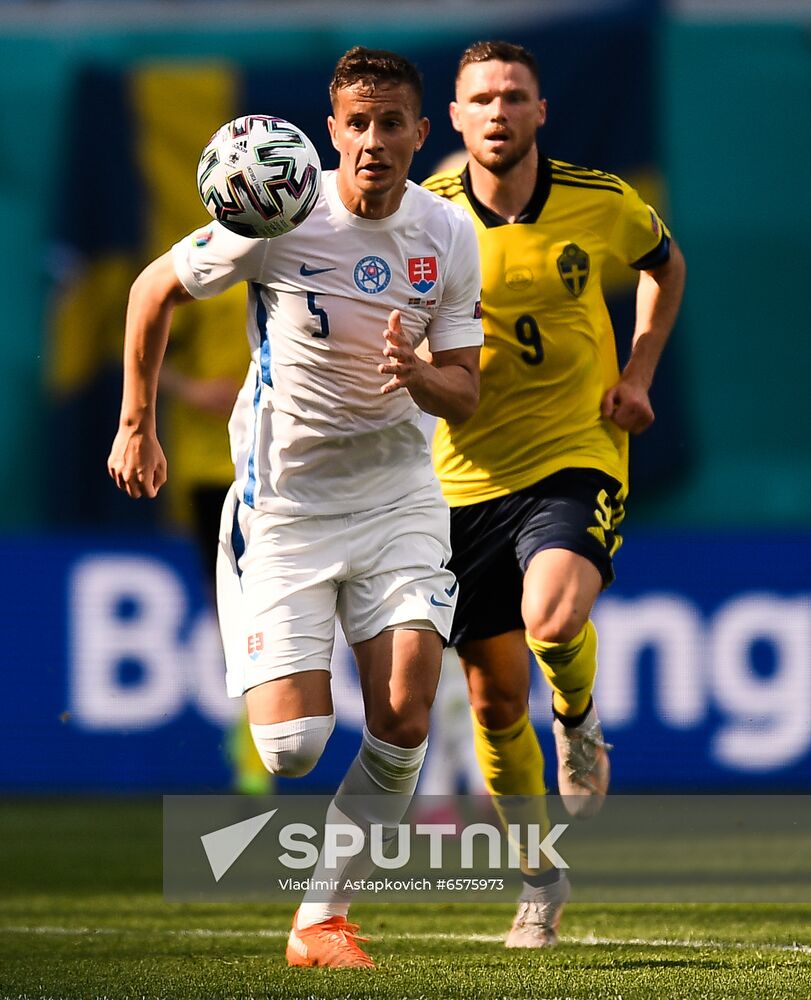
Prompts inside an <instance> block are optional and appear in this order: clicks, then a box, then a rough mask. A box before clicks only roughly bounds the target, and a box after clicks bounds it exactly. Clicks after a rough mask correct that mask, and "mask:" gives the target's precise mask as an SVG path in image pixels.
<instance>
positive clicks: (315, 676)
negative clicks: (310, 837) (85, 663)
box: [109, 47, 482, 967]
mask: <svg viewBox="0 0 811 1000" xmlns="http://www.w3.org/2000/svg"><path fill="white" fill-rule="evenodd" d="M330 96H331V100H332V109H333V114H332V116H330V118H329V119H328V125H329V130H330V135H331V138H332V143H333V145H334V147H335V149H336V150H337V151H338V153H339V157H340V159H339V166H338V168H337V170H335V171H325V172H324V174H323V178H322V188H321V194H320V197H319V201H318V204H317V206H316V208H315V209H314V210H313V212H312V214H311V215H310V217H309V218H308V219H307V220H306V221H305V222H304V223H303V224H302V225H301V226H300V227H299V228H298V229H296V230H294V231H293V232H292V233H288V234H286V235H284V236H279V237H276V238H274V239H272V240H266V239H257V240H252V239H247V238H244V237H241V236H236V235H234V234H233V233H231V232H229V231H228V230H226V229H224V228H223V227H222V226H220V225H219V224H217V223H212V224H211V225H209V226H207V227H205V228H204V229H201V230H199V231H197V232H195V233H192V234H191V235H190V236H188V237H186V238H185V239H183V240H181V241H180V242H179V243H178V244H176V245H175V246H174V247H173V248H172V249H171V251H169V252H168V253H166V254H164V255H163V256H162V257H159V258H158V259H157V260H156V261H154V262H153V263H152V264H150V265H149V266H148V267H147V268H146V269H145V270H144V272H143V273H142V274H141V275H140V276H139V277H138V278H137V279H136V281H135V283H134V285H133V288H132V292H131V295H130V303H129V307H128V311H127V324H126V337H125V349H124V392H123V402H122V411H121V422H120V426H119V430H118V434H117V436H116V439H115V441H114V443H113V448H112V451H111V454H110V459H109V470H110V474H111V476H112V477H113V479H114V480H115V481H116V483H117V485H118V486H119V487H120V488H121V489H122V490H125V491H126V492H127V493H128V494H129V495H130V496H133V497H139V496H147V497H153V496H155V495H156V493H157V491H158V490H159V489H160V487H161V485H162V484H163V483H164V482H165V480H166V474H167V473H166V461H165V458H164V455H163V452H162V450H161V447H160V444H159V442H158V438H157V435H156V418H155V397H156V389H157V382H158V375H159V371H160V366H161V362H162V359H163V354H164V350H165V347H166V342H167V338H168V334H169V327H170V323H171V315H172V311H173V308H174V306H175V305H177V304H180V303H183V302H186V301H190V300H191V299H193V298H194V299H202V298H207V297H210V296H213V295H216V294H218V293H219V292H221V291H223V290H225V289H226V288H229V287H230V286H232V285H233V284H235V283H236V282H239V281H246V282H248V287H249V303H248V337H249V340H250V344H251V350H252V362H251V369H250V372H249V375H248V380H247V381H246V384H245V386H244V387H243V391H242V393H241V394H240V398H239V400H238V401H237V405H236V407H235V410H234V414H233V416H232V419H231V422H230V425H229V429H230V433H231V445H232V452H233V456H234V461H235V465H236V472H237V476H236V482H235V484H234V486H233V487H232V490H231V492H230V494H229V498H228V500H227V501H226V504H225V508H224V510H223V519H222V528H221V538H220V546H221V547H220V559H219V566H218V607H219V614H220V624H221V629H222V634H223V643H224V647H225V651H226V663H227V685H228V691H229V694H231V695H234V696H239V695H242V694H243V693H245V697H246V702H247V708H248V717H249V720H250V724H251V730H252V733H253V737H254V741H255V743H256V746H257V749H258V750H259V753H260V756H261V757H262V759H263V761H264V762H265V764H266V766H267V768H268V770H269V771H271V772H272V773H275V774H281V775H290V776H295V775H303V774H306V773H307V772H308V771H309V770H311V769H312V767H313V766H314V765H315V763H316V762H317V760H318V759H319V757H320V755H321V753H322V751H323V749H324V746H325V745H326V742H327V740H328V738H329V736H330V734H331V732H332V729H333V726H334V721H335V719H334V714H333V704H332V696H331V691H330V675H329V663H330V657H331V652H332V643H333V638H334V629H335V619H336V616H337V617H338V618H339V619H340V622H341V625H342V627H343V629H344V632H345V634H346V636H347V639H348V641H349V643H350V644H351V645H352V648H353V651H354V653H355V658H356V660H357V664H358V671H359V675H360V682H361V688H362V691H363V698H364V707H365V716H366V726H365V727H364V732H363V739H362V743H361V748H360V751H359V753H358V756H357V757H356V759H355V761H354V762H353V763H352V765H351V766H350V768H349V771H348V772H347V775H346V777H345V778H344V780H343V782H342V783H341V786H340V787H339V789H338V791H337V793H336V796H335V799H334V800H333V803H332V805H331V806H330V812H329V813H328V817H327V818H328V821H331V822H350V823H354V824H356V825H357V826H359V827H361V828H362V829H364V828H366V829H368V827H369V825H370V823H372V822H380V823H383V824H384V825H385V826H391V827H393V826H396V825H397V823H398V822H399V821H400V819H401V818H402V815H403V813H404V811H405V808H406V806H407V804H408V800H409V799H410V797H411V795H412V793H413V791H414V788H415V786H416V782H417V778H418V776H419V770H420V766H421V764H422V761H423V758H424V756H425V750H426V745H427V733H428V716H429V710H430V707H431V703H432V702H433V698H434V693H435V690H436V684H437V679H438V676H439V668H440V660H441V656H442V647H443V641H444V639H446V638H447V636H448V634H449V631H450V624H451V619H452V616H453V610H454V606H455V603H456V581H455V579H454V577H453V575H452V574H451V573H449V572H448V570H447V569H446V568H445V565H446V563H447V560H448V557H449V554H450V552H449V540H448V530H449V528H448V526H449V517H448V510H447V507H446V505H445V503H444V501H443V500H442V498H441V494H440V492H439V488H438V485H437V483H436V480H435V478H434V475H433V471H432V467H431V460H430V455H429V452H428V448H427V445H426V442H425V439H424V436H423V435H422V433H421V431H420V428H419V425H418V420H419V415H420V410H423V411H425V412H428V413H432V414H435V415H437V416H441V417H444V418H445V419H447V420H448V421H449V422H451V423H453V422H458V421H462V420H465V419H466V418H467V417H468V416H470V415H471V413H472V412H473V410H474V409H475V407H476V404H477V401H478V386H479V368H478V358H479V347H480V345H481V343H482V331H481V324H480V320H479V316H480V305H479V301H478V300H479V289H480V275H479V263H478V248H477V242H476V236H475V233H474V230H473V226H472V223H471V222H470V220H469V218H468V216H467V215H466V213H464V212H463V211H462V210H461V209H459V208H457V207H456V206H455V205H453V204H451V203H450V202H448V201H447V200H444V199H441V198H438V197H436V196H434V195H433V194H431V193H429V192H428V191H426V190H425V189H423V188H420V187H418V186H417V185H415V184H413V183H412V182H410V181H408V179H407V175H408V170H409V167H410V165H411V160H412V158H413V155H414V153H415V151H416V150H418V149H419V148H420V147H421V146H422V144H423V142H424V141H425V138H426V136H427V134H428V121H427V119H425V118H422V117H421V115H420V105H421V98H422V84H421V80H420V77H419V74H418V73H417V71H416V69H415V68H414V67H413V66H412V65H411V63H409V62H408V61H407V60H405V59H403V58H402V57H400V56H397V55H395V54H393V53H389V52H383V51H378V50H368V49H363V48H359V47H357V48H354V49H351V50H350V51H349V52H348V53H347V54H346V55H345V56H343V57H342V58H341V59H340V60H339V62H338V64H337V66H336V69H335V74H334V76H333V80H332V83H331V85H330ZM224 335H225V336H227V335H229V334H228V332H227V331H224ZM426 338H427V344H428V347H429V349H430V354H431V361H430V363H429V362H426V361H424V360H422V359H421V358H419V357H417V355H416V354H415V347H416V346H417V345H418V344H419V343H420V342H421V341H422V340H423V339H426ZM370 796H374V799H373V801H374V803H375V805H374V806H370V805H368V803H369V801H370ZM370 872H371V867H370V864H369V861H368V858H367V857H364V856H359V857H357V858H354V859H350V860H347V861H346V862H345V864H344V867H343V868H342V869H341V870H339V871H338V872H332V873H331V875H332V876H333V877H336V876H337V878H338V880H339V881H344V880H347V879H351V880H353V881H354V880H357V879H359V878H363V877H365V876H366V875H368V874H370ZM348 909H349V896H348V895H347V894H334V895H332V896H331V897H330V898H328V899H326V900H324V899H323V898H317V897H316V898H313V897H311V896H309V897H305V901H304V903H303V904H302V905H301V907H300V908H299V910H298V912H297V913H296V916H295V918H294V921H293V929H292V930H291V933H290V938H289V941H288V947H287V959H288V962H289V963H290V964H291V965H327V966H349V967H353V966H354V967H363V966H372V965H373V962H372V960H371V959H370V958H369V956H368V955H366V954H365V953H364V952H363V951H362V950H361V949H360V948H359V946H358V945H357V943H356V940H355V938H356V932H357V927H356V925H354V924H349V923H347V920H346V917H347V913H348Z"/></svg>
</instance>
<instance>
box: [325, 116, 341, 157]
mask: <svg viewBox="0 0 811 1000" xmlns="http://www.w3.org/2000/svg"><path fill="white" fill-rule="evenodd" d="M327 128H328V129H329V137H330V139H331V140H332V145H333V146H334V147H335V149H337V150H338V152H339V153H340V152H341V147H340V146H339V145H338V125H337V123H336V121H335V119H334V118H333V117H332V115H329V117H328V118H327Z"/></svg>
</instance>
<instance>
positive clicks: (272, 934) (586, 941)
mask: <svg viewBox="0 0 811 1000" xmlns="http://www.w3.org/2000/svg"><path fill="white" fill-rule="evenodd" d="M3 933H6V934H41V935H54V936H59V935H64V936H74V937H76V936H81V937H83V936H85V935H93V934H96V935H101V934H104V935H108V934H118V935H123V936H131V937H137V936H144V935H150V934H160V935H163V936H168V937H196V938H251V937H254V938H286V937H287V934H288V932H287V931H286V930H278V931H276V930H267V929H262V930H244V931H243V930H234V929H229V928H209V927H185V928H183V927H175V928H167V929H164V930H155V929H150V928H143V929H139V928H136V927H51V926H35V927H0V934H3ZM375 938H376V940H378V941H389V940H395V941H426V942H430V941H459V942H463V943H464V942H474V943H479V944H500V943H502V942H503V941H504V935H503V934H409V933H402V934H398V933H397V932H396V931H387V932H386V933H384V934H376V935H375ZM560 942H561V944H579V945H585V946H587V947H588V946H597V945H609V946H612V945H613V946H626V947H636V948H695V949H701V948H707V949H711V950H722V949H724V948H733V949H735V950H744V951H748V950H753V951H759V950H760V951H780V952H792V953H797V954H802V955H811V944H799V943H798V942H796V941H795V942H792V943H791V944H776V943H771V944H769V943H758V942H754V941H753V942H748V941H718V940H701V939H695V938H693V939H690V940H679V939H676V938H621V937H598V936H597V935H595V934H586V935H585V936H583V937H574V936H572V935H562V936H561V938H560Z"/></svg>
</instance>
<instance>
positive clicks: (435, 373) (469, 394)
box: [378, 309, 480, 424]
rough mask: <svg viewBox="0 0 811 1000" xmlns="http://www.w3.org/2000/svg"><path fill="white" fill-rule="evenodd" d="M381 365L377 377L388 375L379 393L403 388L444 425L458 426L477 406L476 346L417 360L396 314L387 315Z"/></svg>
mask: <svg viewBox="0 0 811 1000" xmlns="http://www.w3.org/2000/svg"><path fill="white" fill-rule="evenodd" d="M383 336H384V338H385V346H384V348H383V354H384V356H385V358H386V360H385V362H384V363H383V364H381V365H379V366H378V371H379V372H380V373H381V375H391V378H390V379H389V381H388V382H386V384H385V385H384V386H383V387H382V388H381V390H380V391H381V392H383V393H389V392H396V391H397V390H398V389H407V390H408V392H409V394H410V395H411V398H412V399H413V400H414V402H415V403H416V404H417V406H419V408H420V409H421V410H424V411H425V412H426V413H430V414H432V415H433V416H435V417H442V418H443V419H445V420H447V421H448V423H450V424H454V423H460V422H461V421H463V420H467V419H468V417H471V416H472V415H473V413H474V411H475V409H476V407H477V406H478V404H479V351H480V349H479V348H478V347H460V348H456V349H455V350H451V351H437V352H436V353H435V354H434V355H433V356H432V358H431V360H430V361H426V360H425V359H424V358H422V357H420V356H419V355H418V354H417V352H416V351H415V350H414V348H413V347H412V346H411V342H410V340H409V339H408V337H406V336H405V335H404V334H403V332H402V327H401V324H400V311H399V309H394V310H393V311H392V313H391V315H390V316H389V324H388V328H387V329H386V330H385V331H384V334H383Z"/></svg>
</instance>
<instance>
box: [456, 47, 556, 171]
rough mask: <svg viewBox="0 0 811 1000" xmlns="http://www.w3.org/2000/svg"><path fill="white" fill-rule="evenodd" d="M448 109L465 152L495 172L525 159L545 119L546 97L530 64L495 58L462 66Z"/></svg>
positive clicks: (509, 167)
mask: <svg viewBox="0 0 811 1000" xmlns="http://www.w3.org/2000/svg"><path fill="white" fill-rule="evenodd" d="M450 111H451V122H452V123H453V127H454V128H455V129H456V131H457V132H461V133H462V138H463V139H464V142H465V147H466V148H467V151H468V153H469V154H470V155H471V156H472V157H473V159H474V160H476V161H477V162H478V163H480V164H481V165H482V166H483V167H485V168H486V169H487V170H490V171H491V172H492V173H494V174H505V173H507V171H508V170H510V169H511V168H512V167H514V166H515V165H516V164H517V163H520V162H521V160H523V159H524V157H525V156H526V155H527V154H528V153H529V151H530V150H531V149H532V148H533V146H534V145H535V133H536V132H537V130H538V129H539V128H540V127H541V125H543V124H544V122H545V121H546V101H545V100H542V99H541V97H540V95H539V93H538V84H537V83H536V82H535V79H534V77H533V76H532V73H531V72H530V71H529V69H528V68H527V67H526V66H524V65H523V63H517V62H509V63H506V62H501V61H499V60H496V59H493V60H490V61H489V62H480V63H469V64H468V65H467V66H465V68H464V69H463V70H462V72H461V74H460V76H459V79H458V80H457V81H456V100H455V101H452V102H451V107H450Z"/></svg>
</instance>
